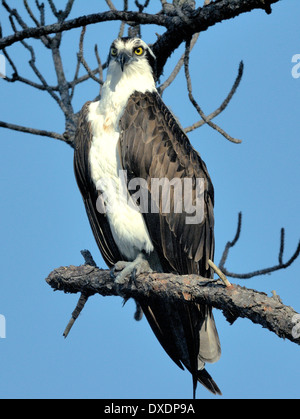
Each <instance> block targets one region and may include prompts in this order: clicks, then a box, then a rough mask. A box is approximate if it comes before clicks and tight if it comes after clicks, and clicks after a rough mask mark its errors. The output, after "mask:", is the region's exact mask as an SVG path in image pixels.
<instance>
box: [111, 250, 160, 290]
mask: <svg viewBox="0 0 300 419" xmlns="http://www.w3.org/2000/svg"><path fill="white" fill-rule="evenodd" d="M116 270H117V271H122V272H120V273H119V274H118V275H117V277H116V279H115V283H116V284H124V283H125V279H126V277H128V276H129V277H130V279H131V281H134V282H135V280H136V277H137V276H138V275H139V274H140V273H142V272H152V269H151V268H150V265H149V262H148V260H147V259H146V258H145V256H144V255H143V254H142V253H140V254H139V255H138V256H137V258H136V259H135V260H134V261H132V262H124V261H119V262H117V263H116V264H115V267H114V272H115V271H116Z"/></svg>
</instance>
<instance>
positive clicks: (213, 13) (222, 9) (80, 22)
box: [0, 0, 279, 76]
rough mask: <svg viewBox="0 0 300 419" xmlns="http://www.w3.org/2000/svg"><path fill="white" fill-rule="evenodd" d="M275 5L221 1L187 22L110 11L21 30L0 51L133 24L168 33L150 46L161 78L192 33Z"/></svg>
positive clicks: (261, 0)
mask: <svg viewBox="0 0 300 419" xmlns="http://www.w3.org/2000/svg"><path fill="white" fill-rule="evenodd" d="M3 1H4V0H3ZM3 1H2V4H3ZM278 1H279V0H248V1H244V0H220V1H217V2H212V3H210V4H208V5H205V6H203V7H199V8H198V9H196V10H193V11H191V12H189V13H187V12H186V11H185V17H186V18H187V19H182V18H181V17H179V16H173V17H170V16H168V15H166V14H164V13H158V14H149V13H140V12H130V11H117V10H109V11H106V12H103V13H95V14H91V15H87V16H81V17H78V18H75V19H71V20H68V21H64V22H59V23H55V24H52V25H46V26H42V27H35V28H28V27H27V28H24V29H23V30H22V31H20V32H17V33H15V34H13V35H9V36H7V37H5V38H2V39H0V50H1V49H3V48H5V47H7V46H9V45H12V44H14V43H16V42H18V41H20V40H23V39H26V38H38V37H40V36H43V35H48V34H51V33H60V32H63V31H67V30H70V29H74V28H79V27H82V26H87V25H91V24H95V23H99V22H108V21H115V20H120V21H123V22H135V23H136V24H153V25H158V26H164V27H165V28H167V31H166V32H165V33H164V34H163V35H162V36H161V37H160V38H159V39H158V40H157V42H156V43H155V44H154V46H153V49H154V53H155V54H156V55H157V57H159V60H158V68H157V73H158V74H157V75H158V76H160V75H161V74H162V71H163V68H164V65H165V63H166V61H167V59H168V58H169V57H170V56H171V54H172V52H173V51H174V50H175V49H176V48H178V46H179V45H180V44H181V43H182V42H183V41H184V40H186V39H188V38H190V37H191V36H192V35H193V34H194V33H198V32H202V31H205V30H206V29H207V28H209V27H210V26H213V25H214V24H216V23H218V22H221V21H223V20H227V19H231V18H233V17H236V16H238V15H240V14H242V13H246V12H249V11H251V10H254V9H263V10H265V11H267V12H269V11H270V5H271V4H274V3H277V2H278Z"/></svg>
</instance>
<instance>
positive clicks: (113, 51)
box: [110, 47, 118, 57]
mask: <svg viewBox="0 0 300 419" xmlns="http://www.w3.org/2000/svg"><path fill="white" fill-rule="evenodd" d="M110 53H111V55H112V56H113V57H115V56H116V55H117V54H118V51H117V49H116V48H115V47H111V49H110Z"/></svg>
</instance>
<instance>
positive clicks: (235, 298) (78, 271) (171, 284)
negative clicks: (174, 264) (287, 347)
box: [46, 265, 300, 345]
mask: <svg viewBox="0 0 300 419" xmlns="http://www.w3.org/2000/svg"><path fill="white" fill-rule="evenodd" d="M46 281H47V283H48V284H49V285H50V286H51V287H52V288H53V289H55V290H60V291H64V292H67V293H78V292H80V293H84V294H85V295H93V294H101V295H103V296H112V295H114V296H122V297H123V298H125V299H128V298H134V299H136V300H137V301H142V300H144V299H147V300H148V301H149V300H150V299H157V298H159V299H162V300H168V301H173V302H177V301H184V302H186V303H187V304H189V303H190V302H191V301H193V302H196V303H199V304H201V303H202V304H203V303H206V304H207V303H209V304H211V305H212V306H213V307H216V308H218V309H220V310H222V311H223V313H224V315H225V317H226V318H227V320H228V321H229V322H230V323H233V322H234V321H235V320H236V319H237V318H238V317H243V318H248V319H249V320H251V321H252V322H253V323H258V324H260V325H262V326H263V327H265V328H267V329H269V330H270V331H272V332H274V333H276V334H277V335H278V336H279V337H281V338H286V339H289V340H290V341H292V342H294V343H297V344H298V345H299V344H300V336H299V333H296V334H295V318H298V317H297V316H296V315H297V313H296V311H295V310H294V309H293V308H292V307H288V306H285V305H284V304H283V303H282V302H281V300H280V298H278V297H277V296H276V295H274V296H273V297H268V296H267V295H266V294H264V293H262V292H258V291H255V290H252V289H247V288H245V287H240V286H239V285H232V286H231V287H225V286H224V285H222V283H221V281H215V280H212V279H207V278H202V277H199V276H197V275H184V276H179V275H173V274H158V273H152V274H148V275H139V277H138V278H137V279H136V281H134V282H133V281H128V282H127V283H125V284H124V285H118V284H116V283H115V282H114V280H113V279H112V278H111V276H110V271H108V270H101V269H98V268H97V267H95V266H89V265H83V266H79V267H77V266H69V267H61V268H58V269H55V270H54V271H53V272H51V273H50V275H49V276H48V278H47V279H46ZM295 316H296V317H295ZM293 330H294V332H293Z"/></svg>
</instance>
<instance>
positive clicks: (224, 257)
mask: <svg viewBox="0 0 300 419" xmlns="http://www.w3.org/2000/svg"><path fill="white" fill-rule="evenodd" d="M241 229H242V213H241V212H240V213H239V215H238V225H237V231H236V234H235V237H234V239H233V240H232V241H229V242H227V244H226V246H225V249H224V252H223V255H222V257H221V260H220V263H219V267H220V269H221V270H222V272H223V273H224V274H226V275H227V276H230V277H231V278H238V279H249V278H253V277H254V276H260V275H266V274H269V273H271V272H275V271H278V270H280V269H286V268H288V267H289V266H290V265H291V264H292V263H293V262H294V261H295V260H296V259H297V257H298V256H299V255H300V241H299V243H298V246H297V248H296V251H295V252H294V254H293V255H292V256H291V257H290V259H289V260H288V261H287V262H285V263H284V262H283V252H284V239H285V230H284V228H282V229H281V231H280V248H279V255H278V262H279V263H278V264H277V265H274V266H271V267H269V268H264V269H258V270H256V271H252V272H249V273H245V274H237V273H233V272H229V271H228V270H227V269H226V268H225V266H224V265H225V262H226V261H227V258H228V254H229V250H230V249H231V248H232V247H234V246H235V245H236V243H237V241H238V240H239V238H240V234H241Z"/></svg>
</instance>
